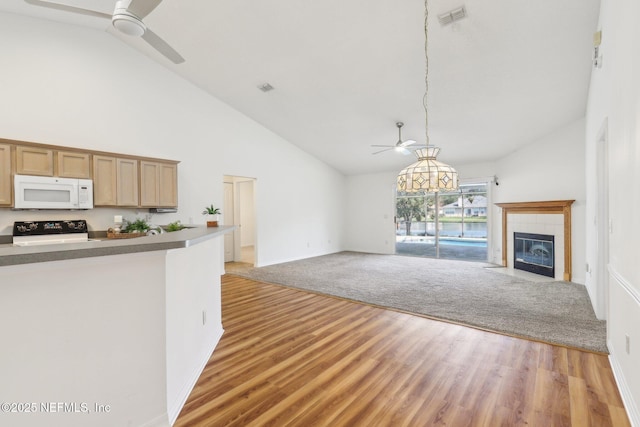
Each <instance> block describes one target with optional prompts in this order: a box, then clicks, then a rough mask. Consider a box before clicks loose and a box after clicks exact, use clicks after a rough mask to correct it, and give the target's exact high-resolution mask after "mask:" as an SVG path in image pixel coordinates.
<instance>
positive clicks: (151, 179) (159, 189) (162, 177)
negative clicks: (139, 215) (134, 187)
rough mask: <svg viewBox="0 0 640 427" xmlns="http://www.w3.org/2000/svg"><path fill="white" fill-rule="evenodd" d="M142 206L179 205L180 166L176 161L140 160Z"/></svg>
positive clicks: (167, 206)
mask: <svg viewBox="0 0 640 427" xmlns="http://www.w3.org/2000/svg"><path fill="white" fill-rule="evenodd" d="M140 206H142V207H162V208H173V207H177V206H178V167H177V165H176V164H175V163H161V162H149V161H145V160H141V161H140Z"/></svg>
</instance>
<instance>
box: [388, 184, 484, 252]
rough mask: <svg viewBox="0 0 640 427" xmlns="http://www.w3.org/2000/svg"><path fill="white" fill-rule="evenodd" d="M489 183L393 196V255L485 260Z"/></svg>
mask: <svg viewBox="0 0 640 427" xmlns="http://www.w3.org/2000/svg"><path fill="white" fill-rule="evenodd" d="M488 189H489V185H488V182H479V183H466V184H461V185H460V187H459V189H458V190H456V191H451V192H437V193H407V194H402V193H397V194H396V254H397V255H408V256H422V257H429V258H447V259H461V260H472V261H487V259H488V250H487V247H488V236H489V226H488V224H489V222H488V221H487V219H488V214H489V197H488V196H489V195H488Z"/></svg>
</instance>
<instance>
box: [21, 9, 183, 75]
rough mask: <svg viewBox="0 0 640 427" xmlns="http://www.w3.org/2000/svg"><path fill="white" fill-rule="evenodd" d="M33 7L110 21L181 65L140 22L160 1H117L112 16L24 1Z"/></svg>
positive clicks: (115, 26)
mask: <svg viewBox="0 0 640 427" xmlns="http://www.w3.org/2000/svg"><path fill="white" fill-rule="evenodd" d="M24 1H25V2H27V3H29V4H32V5H34V6H42V7H48V8H51V9H57V10H63V11H65V12H72V13H79V14H82V15H88V16H97V17H99V18H105V19H109V20H111V23H112V25H113V27H114V28H115V29H117V30H118V31H120V32H122V33H124V34H127V35H130V36H136V37H142V39H143V40H144V41H146V42H147V43H149V44H150V45H151V46H152V47H153V48H154V49H155V50H157V51H158V52H160V53H161V54H162V55H164V56H165V57H166V58H167V59H169V60H170V61H171V62H173V63H174V64H181V63H183V62H184V58H183V57H182V56H180V54H179V53H178V52H176V51H175V49H173V48H172V47H171V46H169V44H168V43H167V42H165V41H164V40H162V39H161V38H160V36H158V35H157V34H156V33H154V32H153V31H151V29H150V28H149V27H147V26H146V25H145V24H144V22H142V20H143V19H144V18H145V17H146V16H147V15H148V14H149V13H151V12H152V11H153V10H154V9H155V8H156V7H157V6H158V5H159V4H160V3H161V2H162V0H119V1H117V2H116V6H115V9H114V11H113V14H112V15H109V14H106V13H103V12H100V11H96V10H91V9H83V8H80V7H76V6H69V5H66V4H62V3H56V2H52V1H48V0H24Z"/></svg>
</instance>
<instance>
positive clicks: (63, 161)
mask: <svg viewBox="0 0 640 427" xmlns="http://www.w3.org/2000/svg"><path fill="white" fill-rule="evenodd" d="M90 159H91V155H90V154H89V153H75V152H70V151H58V152H56V160H57V162H56V166H57V173H56V176H60V177H62V178H83V179H89V178H91V167H90V164H91V161H90Z"/></svg>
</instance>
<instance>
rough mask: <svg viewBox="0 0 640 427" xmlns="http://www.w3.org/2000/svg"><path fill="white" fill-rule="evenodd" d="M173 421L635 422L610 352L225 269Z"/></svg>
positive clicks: (221, 423) (284, 423) (297, 423)
mask: <svg viewBox="0 0 640 427" xmlns="http://www.w3.org/2000/svg"><path fill="white" fill-rule="evenodd" d="M222 307H223V310H222V313H223V325H224V328H225V333H224V335H223V337H222V339H221V341H220V343H219V344H218V347H217V348H216V350H215V351H214V353H213V356H212V357H211V359H210V360H209V362H208V364H207V366H206V367H205V369H204V372H203V373H202V375H201V377H200V379H199V380H198V382H197V384H196V386H195V388H194V390H193V391H192V393H191V395H190V397H189V399H188V400H187V403H186V404H185V406H184V408H183V410H182V412H181V414H180V416H179V417H178V420H177V421H176V424H175V425H176V426H305V427H306V426H332V427H333V426H394V427H395V426H453V427H457V426H492V427H493V426H524V425H526V426H545V427H546V426H580V427H585V426H598V427H604V426H614V427H624V426H629V425H630V424H629V421H628V418H627V416H626V413H625V411H624V408H623V406H622V403H621V399H620V396H619V393H618V391H617V388H616V385H615V382H614V379H613V374H612V372H611V368H610V366H609V361H608V359H607V357H606V356H604V355H601V354H594V353H588V352H583V351H578V350H573V349H567V348H564V347H557V346H551V345H548V344H543V343H539V342H533V341H526V340H521V339H516V338H512V337H507V336H503V335H498V334H493V333H489V332H484V331H479V330H476V329H471V328H466V327H463V326H459V325H453V324H448V323H443V322H437V321H433V320H429V319H425V318H421V317H417V316H412V315H409V314H404V313H399V312H394V311H390V310H384V309H380V308H376V307H370V306H367V305H363V304H357V303H353V302H349V301H345V300H341V299H337V298H331V297H324V296H320V295H315V294H311V293H306V292H302V291H298V290H293V289H289V288H286V287H282V286H276V285H269V284H264V283H259V282H255V281H251V280H248V279H243V278H239V277H234V276H229V275H226V276H223V280H222Z"/></svg>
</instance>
